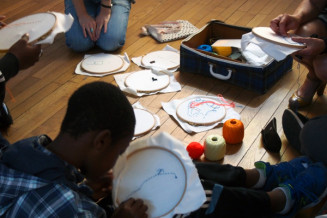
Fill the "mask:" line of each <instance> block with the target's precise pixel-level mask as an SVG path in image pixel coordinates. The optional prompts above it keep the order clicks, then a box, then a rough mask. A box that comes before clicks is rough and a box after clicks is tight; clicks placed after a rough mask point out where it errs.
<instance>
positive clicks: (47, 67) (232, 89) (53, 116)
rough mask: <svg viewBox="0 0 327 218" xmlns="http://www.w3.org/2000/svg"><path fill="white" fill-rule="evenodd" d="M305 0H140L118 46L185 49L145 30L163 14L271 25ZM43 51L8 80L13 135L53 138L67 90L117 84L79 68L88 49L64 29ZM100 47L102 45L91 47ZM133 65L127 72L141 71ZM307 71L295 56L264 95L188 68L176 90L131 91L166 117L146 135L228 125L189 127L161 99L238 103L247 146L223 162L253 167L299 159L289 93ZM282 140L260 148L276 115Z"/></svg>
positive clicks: (58, 3)
mask: <svg viewBox="0 0 327 218" xmlns="http://www.w3.org/2000/svg"><path fill="white" fill-rule="evenodd" d="M299 2H300V0H275V1H271V0H201V1H198V0H178V1H176V0H137V2H136V4H134V5H133V6H132V10H131V14H130V21H129V25H128V30H127V37H126V44H125V46H124V47H123V49H122V50H121V51H119V52H118V53H120V54H123V53H124V52H126V53H127V54H128V55H129V57H130V58H132V57H138V56H140V55H144V54H146V53H148V52H151V51H156V50H161V49H162V48H164V47H165V46H166V45H167V44H169V45H171V46H172V47H174V48H176V49H179V46H180V43H181V40H179V41H174V42H170V43H164V44H159V43H157V42H156V41H155V40H154V39H152V38H151V37H141V36H139V33H140V28H141V26H143V25H144V24H154V23H157V22H160V21H164V20H177V19H184V20H188V21H190V22H191V23H192V24H194V25H195V26H196V27H198V28H200V27H202V26H204V25H205V24H206V23H207V22H208V21H210V20H211V19H218V20H222V21H224V22H226V23H228V24H235V25H241V26H247V27H255V26H268V25H269V22H270V20H271V19H272V18H274V17H275V16H277V15H278V14H280V13H284V12H292V11H294V9H295V7H296V5H297V4H298V3H299ZM0 8H1V14H3V15H6V16H7V20H6V22H7V23H9V22H11V21H13V20H15V19H18V18H20V17H22V16H25V15H29V14H32V13H36V12H46V11H57V12H62V13H63V12H64V1H63V0H24V1H22V0H1V1H0ZM43 50H44V53H43V56H42V57H41V59H40V61H39V62H38V63H37V64H36V65H35V66H33V67H31V68H29V69H27V70H24V71H21V72H20V73H19V74H18V75H17V76H16V77H15V78H13V79H11V80H10V81H9V82H8V83H7V84H8V88H9V89H10V90H11V92H12V96H10V95H9V94H8V93H7V96H6V103H7V104H8V107H9V108H10V111H11V113H12V116H13V118H14V125H13V126H12V127H11V128H10V130H9V132H8V139H9V141H10V142H15V141H16V140H19V139H22V138H25V137H29V136H33V135H38V134H43V133H46V134H48V135H49V136H50V137H52V138H54V137H55V136H56V135H57V134H58V130H59V127H60V123H61V121H62V118H63V115H64V113H65V109H66V104H67V100H68V98H69V96H70V95H71V94H72V93H73V92H74V90H76V88H77V87H79V86H81V85H82V84H85V83H88V82H91V81H96V80H102V81H106V82H110V83H114V84H115V81H114V78H113V76H112V75H110V76H107V77H104V78H101V79H99V78H92V77H86V76H81V75H76V74H74V69H75V67H76V65H77V64H78V63H79V62H80V61H81V60H82V58H83V56H84V54H82V53H74V52H72V51H70V50H69V49H68V48H67V47H66V45H65V38H64V35H63V34H60V35H58V36H57V37H56V40H55V42H54V43H53V44H52V45H45V46H43ZM95 52H99V51H98V50H93V51H90V53H95ZM139 69H140V68H139V67H138V66H136V65H135V64H131V66H130V68H129V69H128V70H127V72H131V71H135V70H139ZM306 73H307V71H306V70H305V68H304V67H303V66H300V67H299V66H298V64H297V63H296V62H294V65H293V70H292V71H291V72H289V73H287V74H286V75H285V76H284V77H283V78H282V79H281V80H280V81H279V82H278V83H277V84H276V85H274V86H273V87H272V88H271V89H270V90H269V91H268V92H267V93H266V94H264V95H259V94H257V93H254V92H251V91H247V90H244V89H242V88H239V87H236V86H232V85H229V84H227V83H225V82H223V81H219V80H217V79H213V78H209V77H204V76H201V75H194V74H188V73H183V74H181V73H179V72H177V73H176V74H175V76H176V79H177V80H178V81H179V82H180V83H181V85H182V90H181V91H180V92H178V93H168V94H160V95H152V96H147V97H142V98H135V97H128V98H129V100H130V102H131V103H135V102H137V101H140V102H141V104H142V105H143V106H145V107H146V108H147V109H149V110H150V111H152V112H153V113H155V114H157V115H158V116H159V117H160V121H161V127H160V128H159V129H158V130H157V131H152V132H151V133H149V134H148V135H153V134H157V133H158V132H160V131H166V132H168V133H170V134H171V135H173V136H175V137H176V138H178V139H180V140H181V141H183V142H184V144H185V145H187V144H188V143H190V142H192V141H197V142H201V143H202V142H203V141H204V139H205V138H206V136H208V135H209V134H217V133H218V134H221V133H222V127H221V126H219V127H217V128H215V129H213V130H210V131H207V132H202V133H198V134H193V135H190V134H187V133H186V132H185V131H183V129H182V128H181V127H180V126H179V125H178V124H177V123H176V122H175V121H174V119H173V118H172V117H170V116H169V115H168V114H167V113H166V112H165V111H164V110H163V109H162V108H161V102H168V101H171V100H173V99H179V98H184V97H187V96H189V95H192V94H203V95H217V94H222V95H223V96H224V97H225V98H226V99H228V100H231V101H234V102H235V103H236V104H237V105H239V107H236V110H237V112H239V113H240V114H241V120H242V121H243V123H244V125H245V137H244V140H243V143H242V145H236V146H232V145H229V146H228V147H227V154H226V156H225V158H224V160H223V161H221V163H229V164H232V165H239V166H242V167H245V168H251V167H253V163H254V162H255V161H258V160H264V161H269V162H271V163H277V162H279V161H281V160H290V159H292V158H294V157H295V156H296V155H298V154H296V152H295V151H294V150H292V148H290V147H289V146H288V144H287V141H286V139H285V136H284V134H283V130H282V125H281V117H282V113H283V111H284V109H285V108H287V105H288V98H289V97H290V96H291V94H292V93H293V92H294V91H295V90H296V89H297V88H298V86H299V84H301V83H302V81H303V79H304V78H305V75H306ZM326 103H327V98H326V97H325V96H323V97H321V98H319V99H316V98H315V102H314V104H313V105H312V106H310V107H308V108H306V109H305V110H303V112H304V113H305V114H307V115H308V116H310V117H312V116H316V115H318V114H322V113H326V107H322V105H326ZM273 117H276V119H277V128H278V132H279V135H280V136H281V139H282V142H283V146H282V149H281V152H280V155H272V154H269V153H267V152H266V151H265V149H264V148H263V147H262V141H261V134H260V131H261V129H262V128H263V127H264V126H265V125H266V124H267V123H268V122H269V121H270V120H271V119H272V118H273Z"/></svg>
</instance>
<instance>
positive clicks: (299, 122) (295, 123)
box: [282, 109, 308, 152]
mask: <svg viewBox="0 0 327 218" xmlns="http://www.w3.org/2000/svg"><path fill="white" fill-rule="evenodd" d="M307 121H308V118H306V117H305V116H303V115H301V114H299V113H295V112H294V111H292V110H290V109H286V110H285V111H284V113H283V118H282V125H283V130H284V134H285V136H286V138H287V140H288V143H289V144H290V145H291V146H292V147H293V148H295V149H296V150H297V151H298V152H301V143H300V132H301V130H302V128H303V126H304V123H305V122H307Z"/></svg>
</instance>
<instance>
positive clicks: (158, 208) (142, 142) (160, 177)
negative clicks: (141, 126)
mask: <svg viewBox="0 0 327 218" xmlns="http://www.w3.org/2000/svg"><path fill="white" fill-rule="evenodd" d="M113 173H114V180H113V201H114V203H115V205H116V206H118V205H119V203H121V202H123V201H125V200H127V199H128V198H130V197H133V198H141V199H143V200H144V202H145V203H146V204H147V206H148V207H149V208H148V215H149V217H172V216H173V215H174V214H185V213H189V212H191V211H194V210H196V209H198V208H199V207H200V206H201V205H202V204H203V203H204V202H205V200H206V197H205V193H204V190H203V187H202V185H201V182H200V179H199V176H198V173H197V170H196V168H195V166H194V164H193V162H192V160H191V159H190V157H189V155H188V153H187V151H186V149H185V146H184V145H183V144H182V143H181V142H180V141H178V140H176V139H174V138H173V137H171V136H170V135H169V134H167V133H160V134H158V135H157V136H153V137H148V138H145V139H139V140H136V141H134V142H133V143H131V145H130V146H129V147H128V148H127V150H126V151H125V153H124V154H122V155H121V156H120V157H119V159H118V160H117V163H116V165H115V167H114V169H113Z"/></svg>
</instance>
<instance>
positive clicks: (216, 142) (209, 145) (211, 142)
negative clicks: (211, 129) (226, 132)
mask: <svg viewBox="0 0 327 218" xmlns="http://www.w3.org/2000/svg"><path fill="white" fill-rule="evenodd" d="M225 153H226V142H225V139H224V138H223V137H222V136H220V135H209V136H208V137H207V138H206V140H205V143H204V155H205V157H206V158H207V159H208V160H211V161H217V160H221V159H223V158H224V156H225Z"/></svg>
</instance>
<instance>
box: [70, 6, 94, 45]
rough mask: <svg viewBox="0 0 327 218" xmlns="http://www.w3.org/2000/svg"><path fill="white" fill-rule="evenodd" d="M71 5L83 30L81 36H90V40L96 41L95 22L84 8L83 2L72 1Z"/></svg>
mask: <svg viewBox="0 0 327 218" xmlns="http://www.w3.org/2000/svg"><path fill="white" fill-rule="evenodd" d="M73 4H74V7H75V10H76V13H77V16H78V21H79V24H80V25H81V27H82V29H83V35H84V37H85V38H86V37H87V35H89V36H90V38H91V40H93V41H95V40H96V34H95V30H96V22H95V20H94V18H93V17H91V16H90V15H89V14H88V13H87V11H86V8H85V5H84V2H83V0H73Z"/></svg>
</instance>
